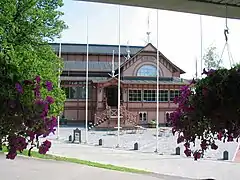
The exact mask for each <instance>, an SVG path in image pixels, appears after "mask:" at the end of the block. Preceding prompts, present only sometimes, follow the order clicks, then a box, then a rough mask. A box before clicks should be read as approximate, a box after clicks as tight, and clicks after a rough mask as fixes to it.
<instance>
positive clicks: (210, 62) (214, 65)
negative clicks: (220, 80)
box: [203, 47, 222, 70]
mask: <svg viewBox="0 0 240 180" xmlns="http://www.w3.org/2000/svg"><path fill="white" fill-rule="evenodd" d="M216 51H217V48H216V47H210V48H208V50H207V52H206V54H204V56H203V60H204V65H205V68H206V69H207V70H210V69H219V68H220V67H221V63H222V60H221V59H220V57H219V55H218V53H217V52H216Z"/></svg>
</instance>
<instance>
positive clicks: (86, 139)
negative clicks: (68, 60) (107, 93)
mask: <svg viewBox="0 0 240 180" xmlns="http://www.w3.org/2000/svg"><path fill="white" fill-rule="evenodd" d="M88 50H89V44H88V17H87V62H86V86H85V87H86V107H85V108H86V111H85V113H86V114H85V133H86V134H85V143H88Z"/></svg>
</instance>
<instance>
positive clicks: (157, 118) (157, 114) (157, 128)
mask: <svg viewBox="0 0 240 180" xmlns="http://www.w3.org/2000/svg"><path fill="white" fill-rule="evenodd" d="M158 46H159V44H158V9H157V109H156V150H155V152H158V134H159V127H158V124H159V50H158V49H159V47H158Z"/></svg>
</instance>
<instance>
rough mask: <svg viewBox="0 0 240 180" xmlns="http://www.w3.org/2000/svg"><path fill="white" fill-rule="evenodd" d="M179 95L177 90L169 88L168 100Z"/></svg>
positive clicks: (172, 99)
mask: <svg viewBox="0 0 240 180" xmlns="http://www.w3.org/2000/svg"><path fill="white" fill-rule="evenodd" d="M178 96H179V90H170V101H171V102H172V101H174V99H175V97H178Z"/></svg>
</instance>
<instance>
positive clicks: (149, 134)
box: [48, 127, 238, 160]
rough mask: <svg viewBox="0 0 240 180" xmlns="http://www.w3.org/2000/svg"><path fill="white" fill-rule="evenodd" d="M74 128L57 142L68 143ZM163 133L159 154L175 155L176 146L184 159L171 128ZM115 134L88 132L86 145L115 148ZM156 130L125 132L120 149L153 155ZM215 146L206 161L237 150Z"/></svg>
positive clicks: (63, 130) (64, 130)
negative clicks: (216, 147) (136, 148)
mask: <svg viewBox="0 0 240 180" xmlns="http://www.w3.org/2000/svg"><path fill="white" fill-rule="evenodd" d="M74 129H75V128H73V127H72V128H60V140H59V142H61V143H63V144H66V143H68V136H69V135H72V134H73V130H74ZM80 129H81V130H82V140H83V141H85V130H84V129H83V128H80ZM160 129H161V128H160ZM164 129H165V132H164V133H161V137H159V140H158V141H159V147H160V148H159V153H161V154H164V155H171V154H173V153H175V149H176V147H177V146H179V147H180V149H181V156H182V157H185V155H184V153H183V151H184V147H183V143H181V144H177V143H176V142H177V140H176V138H177V137H176V136H173V135H172V133H171V128H164ZM162 130H163V129H162ZM115 134H116V132H111V135H109V132H107V131H89V132H88V144H89V145H91V146H95V145H96V144H98V141H99V139H102V140H103V147H105V148H115V147H116V143H117V136H116V135H115ZM155 134H156V129H147V130H146V131H144V133H142V134H140V133H136V134H128V133H127V132H126V131H125V133H124V134H123V135H121V136H120V149H122V150H126V151H129V150H131V149H133V145H134V143H136V142H137V143H138V144H139V150H138V151H139V152H144V153H153V152H154V151H155V149H156V136H155ZM48 139H52V140H56V136H54V135H51V136H50V137H48ZM199 143H200V142H196V144H197V146H196V147H192V149H193V150H194V149H195V148H199ZM216 143H217V145H218V146H219V147H218V149H217V150H208V151H207V152H206V153H205V158H206V159H211V160H217V159H220V158H222V157H223V152H224V151H225V150H227V151H228V152H229V159H231V160H232V159H233V157H234V154H235V152H236V149H237V145H238V144H237V143H232V142H231V143H230V142H228V143H222V142H219V141H216Z"/></svg>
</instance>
